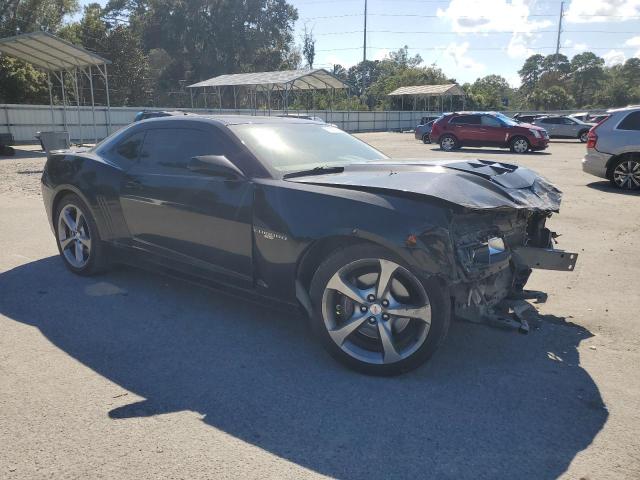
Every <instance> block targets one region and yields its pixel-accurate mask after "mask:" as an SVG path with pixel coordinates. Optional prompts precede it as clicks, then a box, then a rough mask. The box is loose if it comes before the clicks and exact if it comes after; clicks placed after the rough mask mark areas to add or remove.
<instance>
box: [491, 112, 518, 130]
mask: <svg viewBox="0 0 640 480" xmlns="http://www.w3.org/2000/svg"><path fill="white" fill-rule="evenodd" d="M495 116H496V118H499V119H500V121H501V122H502V123H504V124H505V125H509V126H511V127H515V126H516V125H518V122H517V121H516V120H514V119H513V118H511V117H507V116H506V115H505V114H504V113H496V114H495Z"/></svg>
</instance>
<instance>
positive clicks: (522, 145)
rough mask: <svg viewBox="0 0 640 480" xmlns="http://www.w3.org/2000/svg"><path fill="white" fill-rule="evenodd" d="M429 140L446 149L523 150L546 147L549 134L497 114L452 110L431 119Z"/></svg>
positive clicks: (542, 129)
mask: <svg viewBox="0 0 640 480" xmlns="http://www.w3.org/2000/svg"><path fill="white" fill-rule="evenodd" d="M431 142H432V143H439V144H440V148H442V150H445V151H447V152H450V151H451V150H456V149H458V148H461V147H498V148H510V149H511V151H512V152H515V153H525V152H527V151H528V150H544V149H545V148H547V146H548V145H549V135H548V134H547V131H546V130H545V129H544V128H540V127H537V126H535V125H531V124H529V123H519V122H516V121H515V120H513V119H512V118H509V117H507V116H506V115H503V114H501V113H495V112H456V113H450V114H447V115H444V116H443V117H440V118H439V119H438V120H436V121H435V122H434V124H433V127H432V129H431Z"/></svg>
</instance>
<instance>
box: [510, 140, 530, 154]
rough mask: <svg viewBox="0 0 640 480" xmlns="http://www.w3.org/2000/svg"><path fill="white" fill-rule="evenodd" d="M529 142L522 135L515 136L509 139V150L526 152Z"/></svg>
mask: <svg viewBox="0 0 640 480" xmlns="http://www.w3.org/2000/svg"><path fill="white" fill-rule="evenodd" d="M528 150H529V142H528V141H527V139H526V138H524V137H516V138H514V139H513V140H511V151H512V152H513V153H527V151H528Z"/></svg>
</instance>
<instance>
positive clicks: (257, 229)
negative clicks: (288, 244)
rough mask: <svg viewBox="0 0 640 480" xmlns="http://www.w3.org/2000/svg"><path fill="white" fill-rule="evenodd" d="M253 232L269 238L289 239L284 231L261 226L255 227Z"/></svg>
mask: <svg viewBox="0 0 640 480" xmlns="http://www.w3.org/2000/svg"><path fill="white" fill-rule="evenodd" d="M253 232H254V233H256V234H257V235H262V236H263V237H264V238H266V239H267V240H287V236H286V235H285V234H283V233H278V232H271V231H269V230H265V229H264V228H260V227H253Z"/></svg>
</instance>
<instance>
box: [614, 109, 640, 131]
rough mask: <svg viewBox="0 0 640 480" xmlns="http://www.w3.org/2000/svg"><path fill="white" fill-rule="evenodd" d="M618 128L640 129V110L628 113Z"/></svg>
mask: <svg viewBox="0 0 640 480" xmlns="http://www.w3.org/2000/svg"><path fill="white" fill-rule="evenodd" d="M618 130H635V131H640V111H638V112H631V113H630V114H629V115H627V116H626V117H625V118H624V119H623V120H622V121H621V122H620V124H619V125H618Z"/></svg>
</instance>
